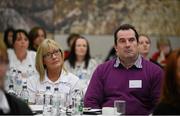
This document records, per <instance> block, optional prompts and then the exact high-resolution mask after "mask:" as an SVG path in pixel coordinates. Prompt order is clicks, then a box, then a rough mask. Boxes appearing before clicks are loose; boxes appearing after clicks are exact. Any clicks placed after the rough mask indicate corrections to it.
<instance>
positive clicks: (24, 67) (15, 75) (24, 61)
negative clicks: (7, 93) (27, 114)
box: [6, 29, 37, 94]
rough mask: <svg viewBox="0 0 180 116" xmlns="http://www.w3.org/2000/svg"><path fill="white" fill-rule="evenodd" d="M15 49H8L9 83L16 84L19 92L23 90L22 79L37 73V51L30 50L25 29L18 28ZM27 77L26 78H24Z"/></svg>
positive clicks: (15, 36) (14, 41)
mask: <svg viewBox="0 0 180 116" xmlns="http://www.w3.org/2000/svg"><path fill="white" fill-rule="evenodd" d="M12 43H13V49H8V57H9V68H10V70H9V71H8V83H7V85H6V86H8V85H9V84H15V86H14V87H15V88H16V91H17V94H19V92H20V91H21V89H22V88H21V86H22V83H23V82H22V81H23V79H24V81H27V78H29V77H30V76H34V75H36V74H37V71H36V68H35V56H36V53H35V52H33V51H29V50H28V48H29V38H28V34H27V33H26V31H25V30H22V29H18V30H16V31H15V33H14V36H13V41H12ZM23 77H25V78H23Z"/></svg>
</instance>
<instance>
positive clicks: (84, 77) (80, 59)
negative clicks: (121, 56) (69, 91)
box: [65, 36, 97, 90]
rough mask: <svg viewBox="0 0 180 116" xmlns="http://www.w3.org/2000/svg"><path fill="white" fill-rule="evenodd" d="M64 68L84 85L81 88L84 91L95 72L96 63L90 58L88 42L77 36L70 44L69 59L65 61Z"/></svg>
mask: <svg viewBox="0 0 180 116" xmlns="http://www.w3.org/2000/svg"><path fill="white" fill-rule="evenodd" d="M65 66H66V68H67V69H68V70H69V71H70V72H72V73H73V74H75V75H76V76H78V77H79V79H80V80H81V81H82V82H83V83H84V85H82V87H83V88H84V89H85V90H86V87H87V86H88V82H89V80H90V78H91V76H92V73H93V71H94V70H95V68H96V66H97V63H96V61H95V60H94V59H92V58H91V56H90V47H89V43H88V40H87V39H86V38H84V37H82V36H79V37H78V38H77V39H76V40H75V41H74V43H73V44H72V48H71V52H70V55H69V58H68V59H67V60H66V61H65Z"/></svg>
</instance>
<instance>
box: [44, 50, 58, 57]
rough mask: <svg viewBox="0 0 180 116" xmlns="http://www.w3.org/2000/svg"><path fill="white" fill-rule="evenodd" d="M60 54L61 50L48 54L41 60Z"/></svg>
mask: <svg viewBox="0 0 180 116" xmlns="http://www.w3.org/2000/svg"><path fill="white" fill-rule="evenodd" d="M60 53H61V50H60V49H58V50H54V51H53V52H48V53H47V54H45V55H43V58H46V59H51V58H52V57H53V55H55V56H58V55H59V54H60Z"/></svg>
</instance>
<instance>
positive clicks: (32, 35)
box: [29, 27, 46, 51]
mask: <svg viewBox="0 0 180 116" xmlns="http://www.w3.org/2000/svg"><path fill="white" fill-rule="evenodd" d="M45 38H46V31H45V30H44V29H43V28H42V27H34V28H32V29H31V31H30V32H29V40H30V49H31V50H33V51H37V49H38V46H39V45H40V44H41V42H42V41H43V40H44V39H45Z"/></svg>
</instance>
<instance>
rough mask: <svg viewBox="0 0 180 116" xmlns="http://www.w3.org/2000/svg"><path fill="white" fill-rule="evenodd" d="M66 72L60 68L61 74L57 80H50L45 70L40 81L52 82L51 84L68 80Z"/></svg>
mask: <svg viewBox="0 0 180 116" xmlns="http://www.w3.org/2000/svg"><path fill="white" fill-rule="evenodd" d="M66 75H67V72H65V70H64V69H62V71H61V75H60V76H59V78H58V80H56V81H55V82H53V81H51V80H50V79H49V78H48V76H47V71H46V72H45V78H44V80H43V81H42V83H46V82H48V83H52V84H58V83H60V82H68V78H66Z"/></svg>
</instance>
